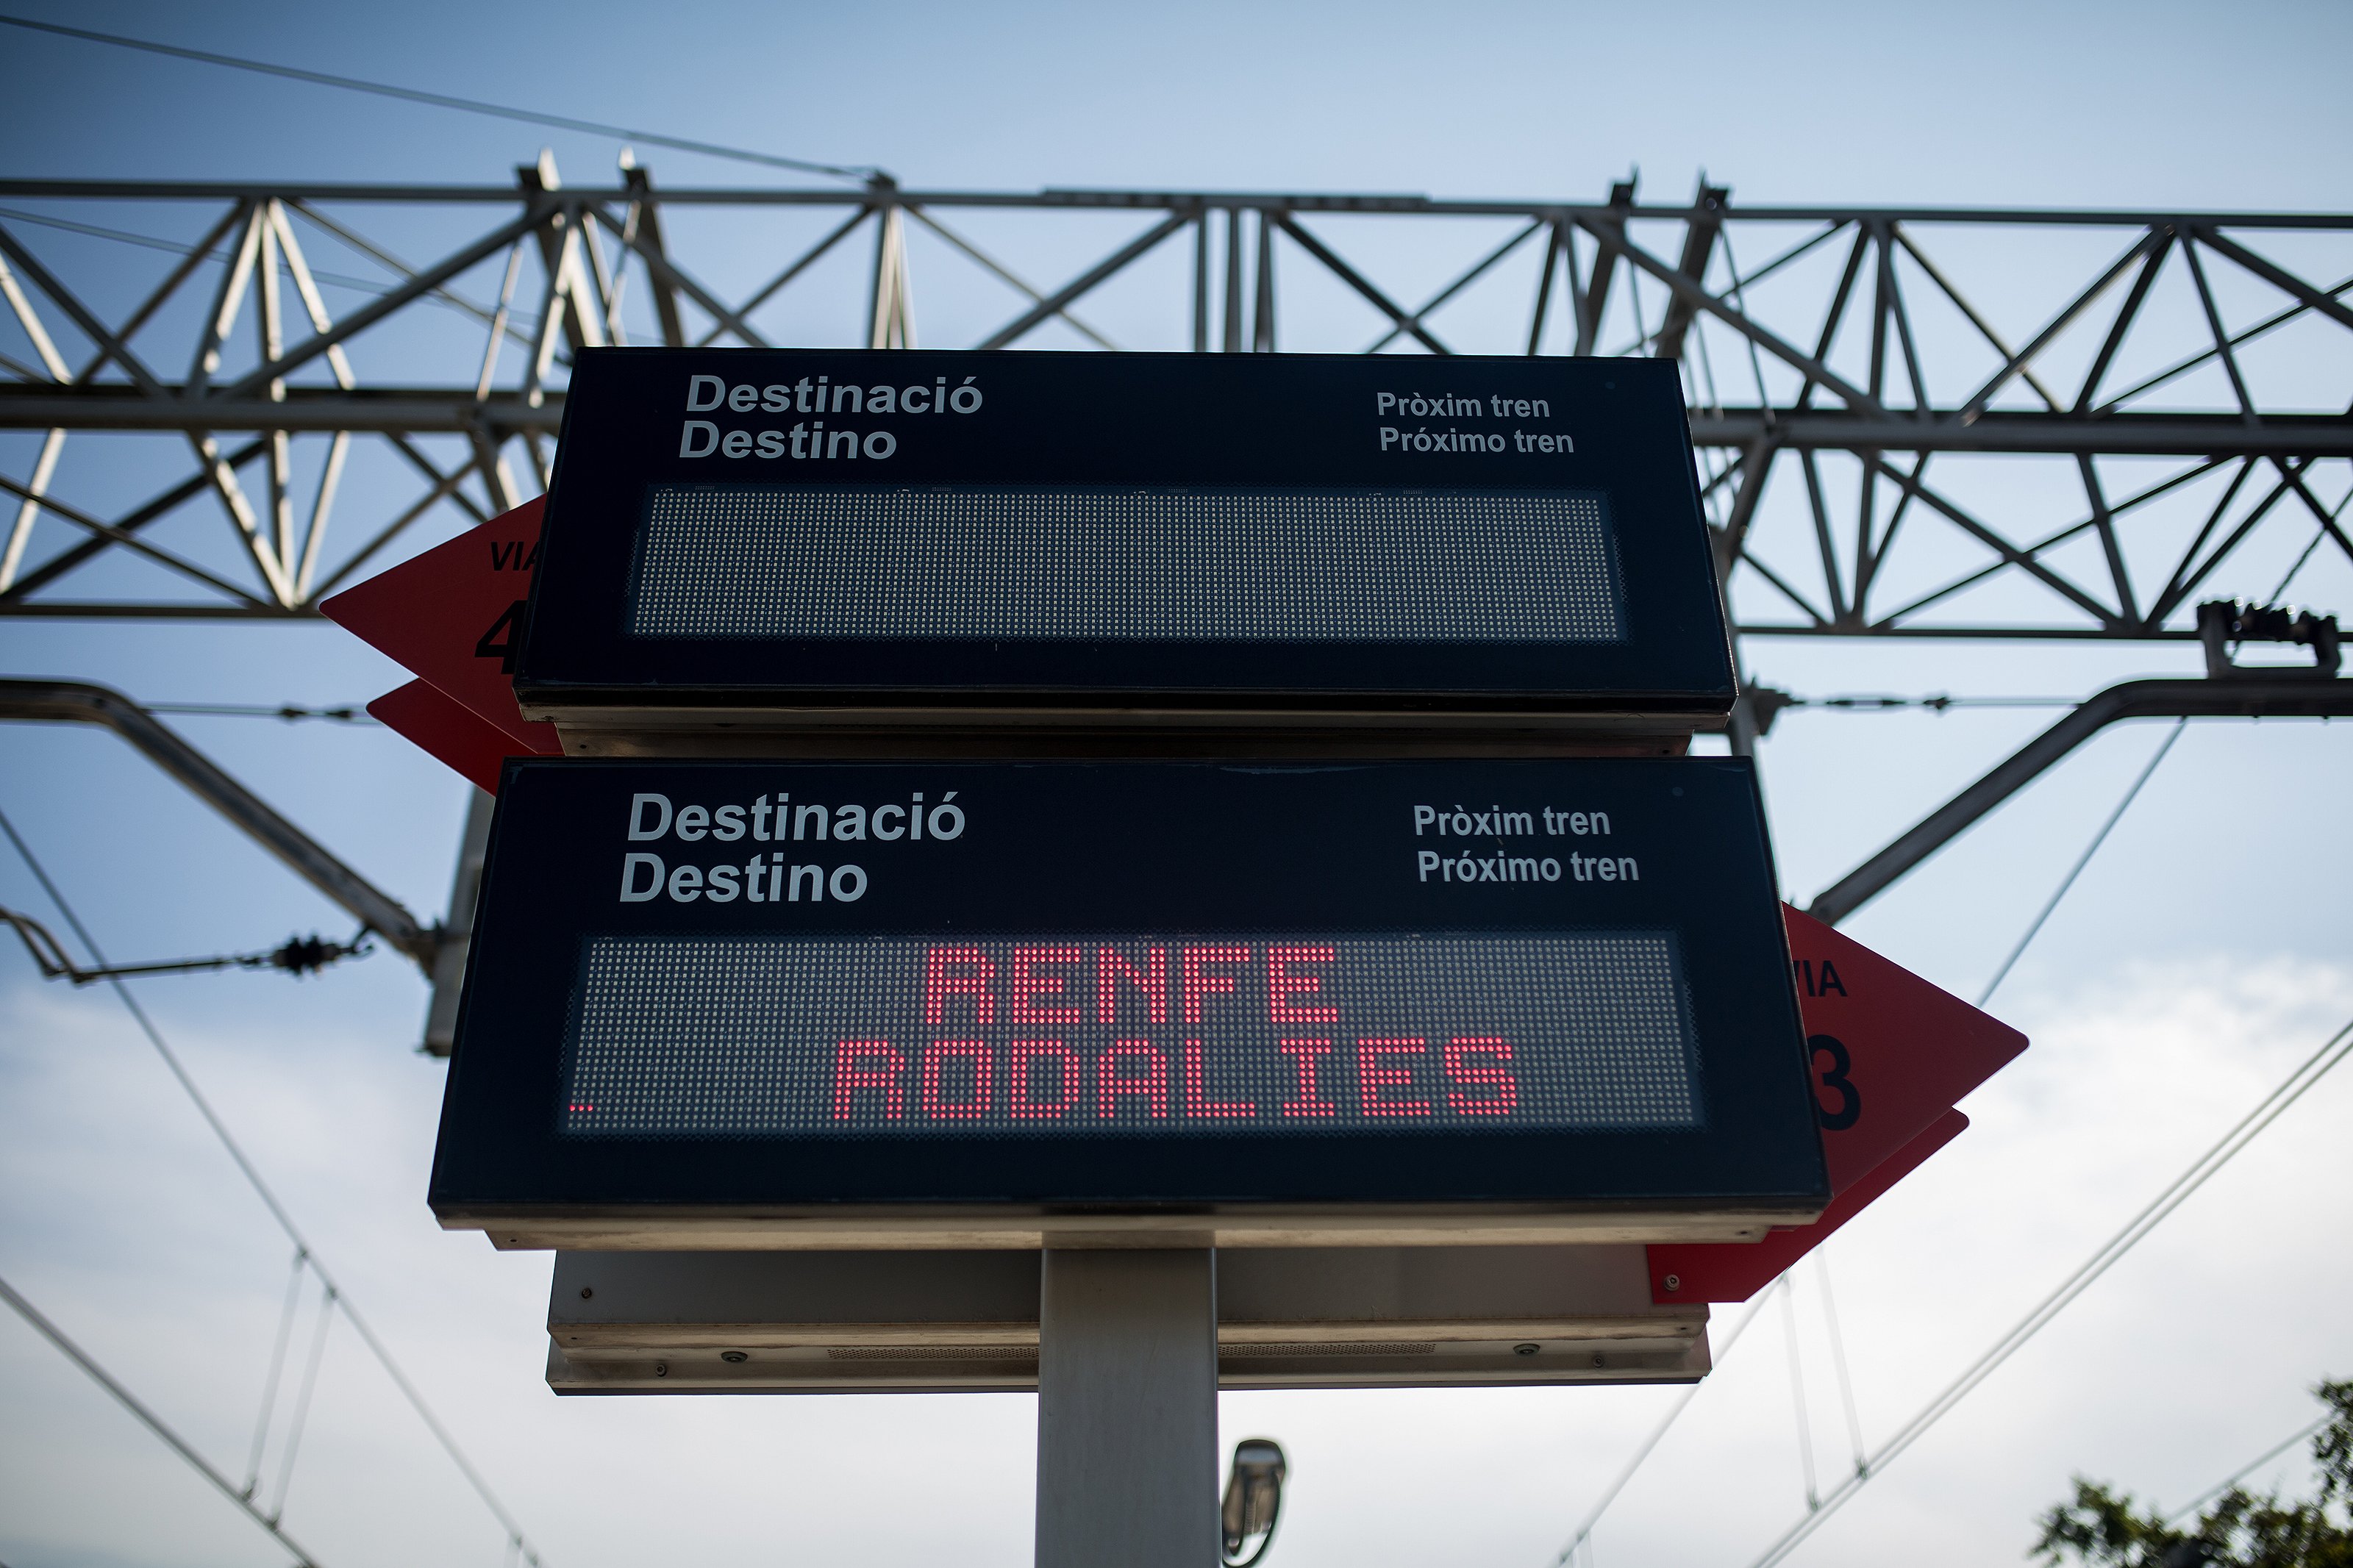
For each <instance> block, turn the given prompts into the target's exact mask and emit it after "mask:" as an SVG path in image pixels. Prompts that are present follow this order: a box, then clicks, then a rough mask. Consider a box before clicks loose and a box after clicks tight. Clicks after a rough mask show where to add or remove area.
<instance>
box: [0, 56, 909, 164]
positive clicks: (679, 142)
mask: <svg viewBox="0 0 2353 1568" xmlns="http://www.w3.org/2000/svg"><path fill="white" fill-rule="evenodd" d="M0 26H10V27H23V28H25V29H26V31H28V32H35V33H55V34H57V35H58V37H66V38H79V39H81V40H82V41H83V42H85V43H92V44H109V45H111V46H113V47H116V48H119V49H139V50H142V51H143V52H145V53H147V54H151V55H168V56H170V57H172V58H174V59H183V60H195V61H196V62H197V63H198V64H201V65H208V66H226V67H227V68H230V69H231V70H241V71H258V72H259V73H260V74H261V75H263V76H277V77H285V78H287V79H290V80H293V81H307V82H310V83H311V84H313V85H314V86H318V87H332V88H340V89H343V90H344V91H345V92H367V93H374V94H375V96H376V97H378V98H397V99H403V100H406V101H408V102H410V103H424V104H430V105H431V106H432V107H434V108H436V109H455V110H460V111H462V112H464V113H467V114H487V115H490V116H491V117H492V118H494V119H499V120H516V121H522V122H524V123H525V124H530V125H549V126H554V128H555V129H557V130H559V131H582V132H587V133H588V134H589V135H592V136H610V137H614V138H616V139H617V140H620V141H624V142H645V143H647V144H648V145H649V146H654V147H672V148H676V149H677V150H678V151H680V152H682V153H702V154H703V155H704V156H706V157H712V158H732V159H733V160H735V161H736V162H737V163H764V164H765V165H767V166H768V167H770V168H772V169H791V170H794V171H795V172H797V173H799V174H831V175H833V176H834V177H836V178H837V179H844V180H871V179H873V178H875V177H877V176H878V175H881V173H882V171H881V170H880V169H877V168H875V167H873V166H872V165H871V164H845V163H812V162H810V161H809V160H808V159H806V158H786V157H784V156H782V155H781V154H778V153H754V152H752V151H750V150H748V149H746V148H743V147H729V146H725V145H723V144H722V143H720V142H697V141H694V140H692V139H691V138H690V137H685V136H666V135H664V134H663V133H662V132H659V131H638V130H633V129H631V128H630V127H628V126H626V125H607V124H604V123H602V122H601V121H595V120H575V119H573V118H572V117H571V116H570V115H565V114H545V113H542V112H540V111H539V110H531V109H515V108H512V107H511V106H509V105H507V104H503V103H489V102H485V101H484V100H480V99H478V98H457V97H453V96H452V95H450V94H448V93H446V92H426V91H423V90H422V89H417V88H413V87H395V86H393V85H392V84H391V83H389V82H381V81H364V80H362V79H360V78H358V77H349V76H335V75H332V74H331V73H329V72H327V71H314V70H304V69H302V68H300V67H298V66H280V65H272V64H270V63H269V61H267V60H248V59H240V58H237V56H235V55H216V54H213V53H212V52H210V51H209V50H206V49H190V48H184V47H180V46H179V45H177V44H159V43H155V42H153V40H151V39H147V38H133V37H126V36H125V35H123V34H121V33H100V32H93V31H92V30H90V28H88V27H69V26H63V25H62V24H60V23H57V22H36V21H34V20H32V19H31V18H30V17H26V16H0Z"/></svg>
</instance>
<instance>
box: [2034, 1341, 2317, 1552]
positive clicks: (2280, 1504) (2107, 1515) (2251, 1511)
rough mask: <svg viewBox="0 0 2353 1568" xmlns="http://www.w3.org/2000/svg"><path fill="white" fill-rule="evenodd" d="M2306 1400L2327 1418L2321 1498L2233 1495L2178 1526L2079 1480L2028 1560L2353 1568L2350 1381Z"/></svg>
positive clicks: (2099, 1484) (2045, 1524) (2046, 1521)
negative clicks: (2324, 1408) (2316, 1402)
mask: <svg viewBox="0 0 2353 1568" xmlns="http://www.w3.org/2000/svg"><path fill="white" fill-rule="evenodd" d="M2313 1393H2314V1394H2315V1395H2316V1396H2317V1397H2318V1398H2319V1400H2320V1402H2321V1403H2322V1404H2323V1405H2326V1406H2327V1408H2328V1413H2329V1415H2328V1423H2327V1426H2323V1427H2322V1428H2321V1429H2320V1431H2319V1432H2318V1433H2317V1434H2316V1436H2314V1437H2313V1439H2312V1458H2313V1463H2314V1464H2315V1465H2316V1466H2317V1467H2318V1468H2319V1470H2320V1489H2319V1490H2318V1491H2317V1492H2316V1494H2315V1495H2314V1496H2313V1497H2312V1498H2311V1499H2309V1500H2301V1501H2299V1500H2295V1499H2286V1500H2283V1499H2281V1498H2280V1497H2279V1496H2277V1495H2276V1494H2272V1495H2260V1494H2256V1493H2252V1492H2247V1491H2243V1490H2242V1489H2239V1488H2238V1487H2235V1486H2234V1487H2232V1488H2231V1489H2229V1490H2228V1491H2226V1492H2224V1493H2223V1494H2222V1495H2221V1497H2219V1498H2217V1499H2216V1500H2214V1502H2213V1503H2212V1505H2211V1506H2210V1507H2208V1508H2207V1509H2206V1510H2204V1511H2203V1512H2201V1513H2200V1514H2199V1516H2198V1518H2197V1519H2196V1520H2195V1521H2187V1520H2185V1521H2181V1522H2180V1524H2179V1525H2178V1526H2177V1525H2175V1524H2170V1523H2168V1522H2167V1521H2166V1520H2165V1519H2163V1518H2162V1517H2160V1516H2159V1515H2158V1514H2157V1513H2156V1512H2155V1511H2153V1510H2152V1511H2150V1512H2146V1513H2144V1512H2142V1511H2141V1510H2140V1508H2139V1506H2138V1505H2137V1503H2136V1502H2135V1501H2134V1500H2133V1498H2132V1496H2131V1494H2130V1493H2119V1492H2116V1491H2114V1490H2112V1489H2110V1488H2109V1487H2108V1486H2107V1484H2106V1483H2105V1482H2103V1481H2087V1480H2085V1479H2084V1478H2083V1477H2081V1476H2078V1477H2076V1478H2075V1500H2074V1501H2073V1502H2071V1503H2062V1504H2060V1505H2059V1506H2057V1507H2056V1508H2053V1509H2052V1510H2051V1511H2050V1512H2048V1513H2046V1514H2044V1515H2043V1516H2042V1519H2041V1520H2040V1521H2038V1522H2039V1523H2040V1524H2041V1525H2042V1540H2040V1541H2039V1542H2036V1543H2035V1547H2034V1552H2033V1555H2034V1556H2036V1557H2040V1558H2042V1559H2043V1560H2044V1561H2046V1562H2048V1563H2053V1564H2057V1563H2066V1562H2069V1561H2073V1562H2077V1563H2084V1564H2085V1565H2086V1568H2206V1565H2208V1564H2211V1565H2213V1568H2353V1381H2348V1382H2342V1383H2324V1384H2321V1385H2320V1386H2319V1387H2318V1388H2316V1389H2314V1390H2313Z"/></svg>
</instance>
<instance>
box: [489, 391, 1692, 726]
mask: <svg viewBox="0 0 2353 1568" xmlns="http://www.w3.org/2000/svg"><path fill="white" fill-rule="evenodd" d="M565 396H566V401H565V426H564V435H563V439H562V441H561V443H560V446H559V447H558V451H557V457H556V462H555V468H554V479H553V481H552V483H551V486H550V489H549V492H548V501H547V512H546V523H545V529H544V532H543V538H542V545H541V552H540V556H539V560H538V565H537V568H536V571H535V574H534V576H533V589H532V593H533V599H532V603H531V610H530V614H529V616H528V619H527V625H526V627H525V630H524V635H523V638H522V646H521V648H520V650H519V652H518V654H517V661H516V665H515V669H514V675H515V683H516V692H517V695H518V697H519V698H520V699H521V700H522V703H523V705H524V708H525V710H526V711H527V712H529V713H531V714H533V715H547V716H552V717H554V718H556V719H558V721H562V722H567V723H572V724H575V725H578V726H581V727H584V728H594V727H596V723H597V719H598V715H599V713H600V711H605V712H612V711H618V712H620V713H622V714H625V715H643V714H647V713H651V712H657V711H683V712H688V713H691V714H693V713H703V712H709V713H710V714H711V715H712V717H711V718H710V720H709V722H710V723H712V724H714V725H716V724H723V723H726V722H728V719H727V717H726V715H725V711H724V710H730V709H734V710H747V709H749V710H766V711H769V712H777V711H794V712H797V711H801V710H810V709H825V708H840V709H853V710H859V711H860V712H866V711H869V710H881V711H882V712H885V713H887V712H888V711H889V710H893V709H898V708H920V709H923V710H926V711H936V710H989V709H1021V710H1038V709H1047V710H1051V709H1056V708H1063V709H1071V708H1076V709H1083V710H1088V711H1090V712H1102V711H1107V710H1117V711H1128V710H1146V709H1152V708H1179V709H1184V710H1187V711H1194V710H1203V709H1208V710H1229V711H1230V710H1240V709H1258V710H1276V711H1287V710H1309V711H1331V710H1341V711H1345V712H1349V713H1374V714H1380V713H1395V714H1398V715H1400V716H1411V715H1416V714H1425V713H1433V712H1440V711H1461V712H1475V713H1490V712H1492V713H1497V714H1504V715H1511V714H1524V713H1525V714H1535V715H1542V716H1546V721H1550V719H1551V718H1552V716H1558V715H1571V716H1574V715H1582V714H1594V715H1606V716H1608V719H1609V722H1610V723H1611V724H1613V725H1617V724H1621V723H1622V721H1624V720H1626V719H1634V720H1640V721H1645V722H1646V723H1647V722H1649V721H1662V727H1664V728H1670V729H1672V728H1682V729H1689V728H1691V727H1693V725H1694V724H1705V723H1712V722H1715V721H1720V720H1721V719H1722V718H1723V716H1724V715H1725V713H1727V712H1728V711H1729V710H1730V707H1731V703H1732V700H1733V696H1734V690H1735V688H1734V681H1733V673H1732V663H1731V651H1730V643H1729V639H1728V637H1727V635H1726V632H1725V625H1724V618H1723V610H1722V605H1721V603H1720V596H1719V595H1718V593H1717V588H1716V582H1715V565H1714V560H1713V556H1712V554H1711V552H1710V549H1709V545H1708V542H1707V530H1706V527H1705V524H1704V521H1703V520H1702V518H1701V515H1700V505H1699V492H1698V488H1697V485H1696V483H1695V481H1694V473H1693V468H1692V461H1691V447H1690V437H1689V430H1688V426H1687V424H1686V421H1685V416H1684V410H1683V398H1682V392H1681V388H1680V385H1679V384H1678V382H1677V380H1676V374H1675V368H1674V366H1672V364H1669V363H1663V362H1662V363H1651V362H1647V361H1637V360H1606V361H1605V360H1559V359H1551V360H1529V359H1500V358H1498V359H1480V358H1472V357H1458V358H1453V359H1448V360H1444V361H1435V360H1433V361H1410V362H1409V361H1404V360H1396V359H1378V358H1363V357H1357V356H1338V355H1331V356H1324V355H1312V354H1302V355H1294V354H1282V355H1253V356H1240V355H1237V356H1231V357H1227V356H1219V355H1183V354H1060V353H913V352H895V351H894V352H892V353H851V352H828V351H815V350H806V351H805V350H775V351H770V350H726V351H693V350H669V349H591V350H586V351H583V352H582V353H581V354H580V355H579V358H578V362H577V363H576V364H575V367H574V370H573V374H572V381H571V385H570V389H569V391H568V392H567V393H566V395H565ZM1404 721H1406V719H1405V718H1402V717H1401V719H1400V722H1404ZM626 722H627V723H638V722H641V720H639V719H637V718H629V719H628V720H626ZM764 722H767V721H764Z"/></svg>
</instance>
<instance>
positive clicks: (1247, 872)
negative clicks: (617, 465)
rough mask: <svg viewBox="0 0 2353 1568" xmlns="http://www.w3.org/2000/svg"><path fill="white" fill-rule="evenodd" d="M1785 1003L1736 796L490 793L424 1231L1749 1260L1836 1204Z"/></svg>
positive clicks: (1758, 843)
mask: <svg viewBox="0 0 2353 1568" xmlns="http://www.w3.org/2000/svg"><path fill="white" fill-rule="evenodd" d="M1788 973H1789V971H1788V959H1787V949H1786V946H1785V943H1784V940H1783V935H1782V927H1781V921H1780V916H1779V911H1778V905H1777V903H1776V900H1775V896H1774V887H1773V879H1772V874H1771V865H1770V858H1769V855H1768V852H1767V847H1766V843H1765V837H1764V830H1763V824H1762V817H1761V813H1760V811H1759V809H1758V804H1757V793H1756V786H1755V781H1754V777H1753V774H1752V773H1750V771H1749V767H1748V764H1747V763H1745V762H1742V761H1736V760H1732V759H1683V760H1678V761H1665V760H1601V759H1595V760H1576V761H1525V762H1523V761H1514V762H1483V763H1366V764H1354V765H1349V766H1344V767H1308V766H1298V767H1269V766H1257V765H1253V766H1224V765H1218V764H1213V763H956V764H945V763H943V764H922V765H902V764H894V765H868V764H854V763H802V764H792V763H766V762H757V763H754V762H733V763H589V762H579V761H565V762H516V763H510V764H509V767H508V772H507V774H506V776H505V780H504V786H503V788H502V790H501V795H500V802H499V815H498V818H497V821H496V825H495V826H494V827H493V830H492V835H491V848H490V858H489V864H488V868H487V871H486V876H485V879H484V889H483V894H482V906H481V910H480V915H479V917H478V921H477V925H476V931H475V936H474V942H473V948H472V953H471V958H470V972H469V975H468V981H467V991H466V996H465V1000H464V1003H463V1005H462V1009H461V1015H460V1021H459V1048H458V1053H457V1057H456V1059H455V1062H454V1064H453V1067H452V1069H451V1077H450V1082H449V1089H448V1102H447V1104H446V1106H445V1110H444V1115H443V1125H442V1138H441V1144H440V1149H439V1152H438V1157H437V1161H436V1165H435V1173H434V1184H433V1203H434V1206H435V1209H436V1211H437V1212H438V1214H439V1215H441V1217H442V1219H443V1221H444V1223H445V1224H448V1225H450V1226H463V1227H480V1228H483V1229H485V1230H487V1231H489V1232H490V1233H491V1236H492V1237H493V1239H495V1240H497V1241H498V1242H499V1243H500V1244H501V1245H504V1246H519V1247H523V1246H550V1245H557V1244H562V1245H571V1246H605V1247H616V1246H619V1247H630V1246H638V1247H656V1246H659V1247H678V1246H710V1247H743V1246H751V1247H774V1246H814V1247H841V1246H886V1245H887V1246H906V1245H923V1244H930V1245H949V1244H954V1245H961V1246H974V1245H981V1246H992V1245H993V1246H1007V1247H1013V1246H1025V1245H1026V1246H1029V1247H1036V1246H1039V1245H1041V1244H1043V1242H1044V1241H1046V1240H1048V1239H1050V1238H1053V1237H1058V1236H1064V1235H1067V1234H1069V1233H1071V1232H1082V1233H1088V1234H1096V1233H1101V1234H1105V1235H1109V1236H1113V1237H1132V1236H1133V1235H1134V1234H1135V1233H1139V1232H1155V1231H1156V1232H1166V1233H1171V1234H1173V1233H1174V1232H1176V1231H1182V1232H1184V1233H1185V1234H1186V1235H1187V1236H1189V1237H1194V1238H1196V1239H1200V1240H1205V1241H1210V1242H1214V1243H1216V1244H1219V1245H1227V1246H1233V1245H1250V1244H1251V1243H1252V1242H1253V1241H1255V1242H1259V1243H1261V1244H1278V1243H1281V1244H1293V1245H1295V1244H1298V1243H1300V1242H1302V1241H1310V1242H1312V1241H1315V1240H1319V1239H1323V1240H1335V1239H1358V1240H1364V1239H1373V1238H1382V1239H1388V1240H1398V1241H1407V1242H1411V1241H1414V1240H1417V1239H1430V1240H1436V1239H1441V1238H1442V1239H1446V1240H1451V1241H1455V1242H1458V1243H1459V1242H1461V1241H1462V1240H1464V1239H1465V1238H1466V1237H1488V1238H1492V1239H1566V1238H1587V1239H1599V1238H1605V1237H1606V1238H1610V1239H1620V1240H1633V1239H1651V1238H1661V1239H1663V1238H1689V1239H1699V1238H1724V1239H1736V1238H1744V1237H1754V1236H1757V1235H1760V1234H1762V1232H1763V1230H1764V1229H1765V1228H1766V1227H1767V1226H1770V1225H1772V1224H1776V1223H1780V1224H1786V1223H1789V1222H1790V1221H1791V1220H1792V1219H1793V1218H1798V1219H1802V1218H1805V1217H1809V1216H1810V1215H1812V1214H1813V1213H1816V1212H1818V1211H1819V1210H1820V1208H1821V1206H1822V1205H1823V1203H1824V1202H1825V1201H1826V1199H1827V1196H1828V1187H1827V1183H1826V1179H1825V1177H1824V1174H1823V1169H1822V1158H1821V1151H1820V1142H1819V1138H1818V1135H1817V1133H1816V1131H1815V1128H1814V1122H1813V1105H1812V1100H1811V1097H1810V1092H1809V1081H1810V1080H1809V1075H1808V1067H1807V1058H1806V1053H1805V1047H1804V1044H1803V1038H1804V1037H1803V1032H1802V1030H1801V1029H1800V1027H1799V1021H1798V1015H1797V1006H1796V1000H1795V997H1794V995H1793V993H1792V989H1791V986H1790V984H1789V981H1788ZM1466 1227H1467V1228H1466Z"/></svg>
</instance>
